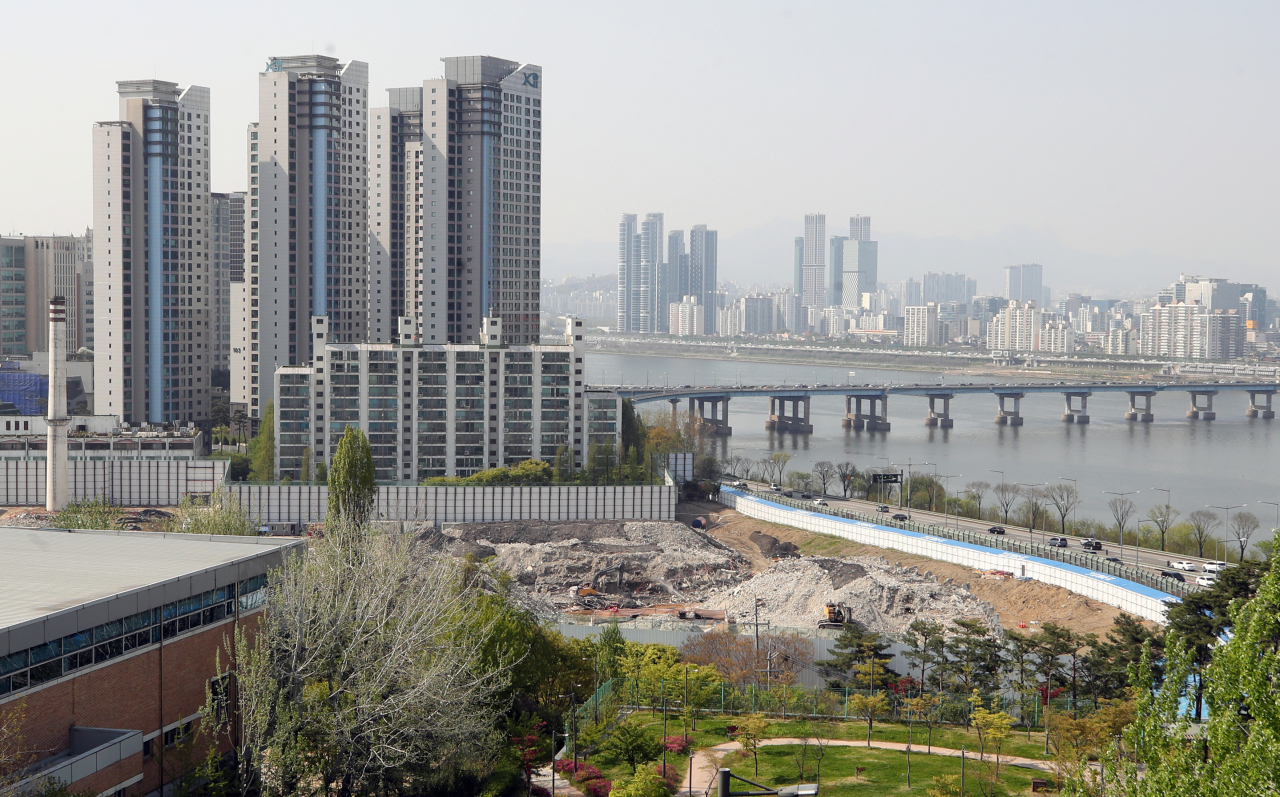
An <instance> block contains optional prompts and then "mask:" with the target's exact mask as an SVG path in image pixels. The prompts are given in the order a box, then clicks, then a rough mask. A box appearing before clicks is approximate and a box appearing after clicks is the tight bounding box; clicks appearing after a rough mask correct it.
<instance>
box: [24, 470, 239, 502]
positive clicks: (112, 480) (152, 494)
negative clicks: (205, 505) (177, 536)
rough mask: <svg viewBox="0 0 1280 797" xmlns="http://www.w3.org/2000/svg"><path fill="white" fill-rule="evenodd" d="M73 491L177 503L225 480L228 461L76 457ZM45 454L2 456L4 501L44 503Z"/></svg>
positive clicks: (74, 495)
mask: <svg viewBox="0 0 1280 797" xmlns="http://www.w3.org/2000/svg"><path fill="white" fill-rule="evenodd" d="M67 470H68V474H67V488H68V489H67V493H68V496H69V497H70V499H71V500H73V501H85V500H92V499H94V498H106V500H107V501H108V502H110V503H112V504H115V505H117V506H176V505H177V504H178V502H179V501H181V500H182V496H184V495H186V494H188V493H194V494H197V495H200V494H207V493H211V492H213V491H214V490H215V489H217V487H218V485H220V484H222V480H223V478H224V477H225V476H226V472H227V461H226V460H220V459H207V460H197V461H192V462H182V461H175V460H158V461H147V460H144V461H137V460H134V461H129V460H117V461H101V462H96V461H83V460H80V461H72V462H71V463H69V466H68V469H67ZM44 505H45V463H44V461H43V460H0V506H44Z"/></svg>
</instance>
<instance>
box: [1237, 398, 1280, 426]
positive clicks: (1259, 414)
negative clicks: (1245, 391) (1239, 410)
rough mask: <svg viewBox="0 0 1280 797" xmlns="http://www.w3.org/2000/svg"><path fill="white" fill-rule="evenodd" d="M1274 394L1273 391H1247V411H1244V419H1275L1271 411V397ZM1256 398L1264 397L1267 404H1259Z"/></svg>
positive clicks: (1273, 412)
mask: <svg viewBox="0 0 1280 797" xmlns="http://www.w3.org/2000/svg"><path fill="white" fill-rule="evenodd" d="M1275 394H1276V391H1274V390H1250V391H1249V409H1247V410H1245V411H1244V417H1246V418H1261V419H1263V420H1264V421H1269V420H1271V419H1272V418H1274V417H1276V414H1275V411H1274V410H1272V409H1271V397H1272V396H1274V395H1275ZM1258 396H1266V399H1267V403H1266V404H1259V403H1258Z"/></svg>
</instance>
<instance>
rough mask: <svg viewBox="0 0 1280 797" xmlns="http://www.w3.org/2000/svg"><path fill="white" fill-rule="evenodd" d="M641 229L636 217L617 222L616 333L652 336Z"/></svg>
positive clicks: (649, 286) (650, 288)
mask: <svg viewBox="0 0 1280 797" xmlns="http://www.w3.org/2000/svg"><path fill="white" fill-rule="evenodd" d="M639 230H640V225H639V223H638V222H637V220H636V214H634V213H624V214H622V221H620V222H618V331H619V332H652V331H653V318H652V316H651V315H650V313H651V308H652V306H653V301H652V294H653V285H652V283H651V282H650V281H649V275H648V274H646V273H645V272H644V269H642V268H641V267H640V231H639Z"/></svg>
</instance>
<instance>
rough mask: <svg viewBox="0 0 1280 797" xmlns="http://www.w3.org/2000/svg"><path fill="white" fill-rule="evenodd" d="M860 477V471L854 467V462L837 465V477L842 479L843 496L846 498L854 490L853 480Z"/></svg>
mask: <svg viewBox="0 0 1280 797" xmlns="http://www.w3.org/2000/svg"><path fill="white" fill-rule="evenodd" d="M857 475H858V469H857V468H856V467H854V464H853V463H852V462H841V463H840V464H839V465H836V476H837V478H839V479H840V491H841V495H843V496H844V497H845V498H848V497H849V490H851V489H852V488H853V480H854V479H855V478H856V477H857Z"/></svg>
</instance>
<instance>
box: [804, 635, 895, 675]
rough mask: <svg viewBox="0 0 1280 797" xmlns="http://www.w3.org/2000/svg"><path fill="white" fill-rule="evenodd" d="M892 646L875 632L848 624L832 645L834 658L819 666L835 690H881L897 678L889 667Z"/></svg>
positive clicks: (825, 660)
mask: <svg viewBox="0 0 1280 797" xmlns="http://www.w3.org/2000/svg"><path fill="white" fill-rule="evenodd" d="M890 644H891V642H890V641H888V640H885V639H883V638H881V636H880V635H879V634H877V633H875V632H874V631H867V630H865V629H863V628H862V627H860V626H857V625H854V624H852V623H846V624H845V626H844V630H843V631H841V632H840V636H838V637H836V640H835V644H833V645H832V646H831V658H829V659H824V660H823V661H819V662H816V664H817V666H818V669H819V670H821V671H822V675H823V677H825V678H826V679H827V683H828V684H830V685H831V686H833V687H837V688H839V687H849V686H852V687H854V688H856V689H878V688H881V687H883V686H884V685H885V684H886V683H888V682H889V679H890V678H891V677H892V676H893V675H894V673H892V671H891V670H889V668H888V666H887V665H888V663H889V662H890V661H893V654H892V653H889V652H888V650H889V646H890Z"/></svg>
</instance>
